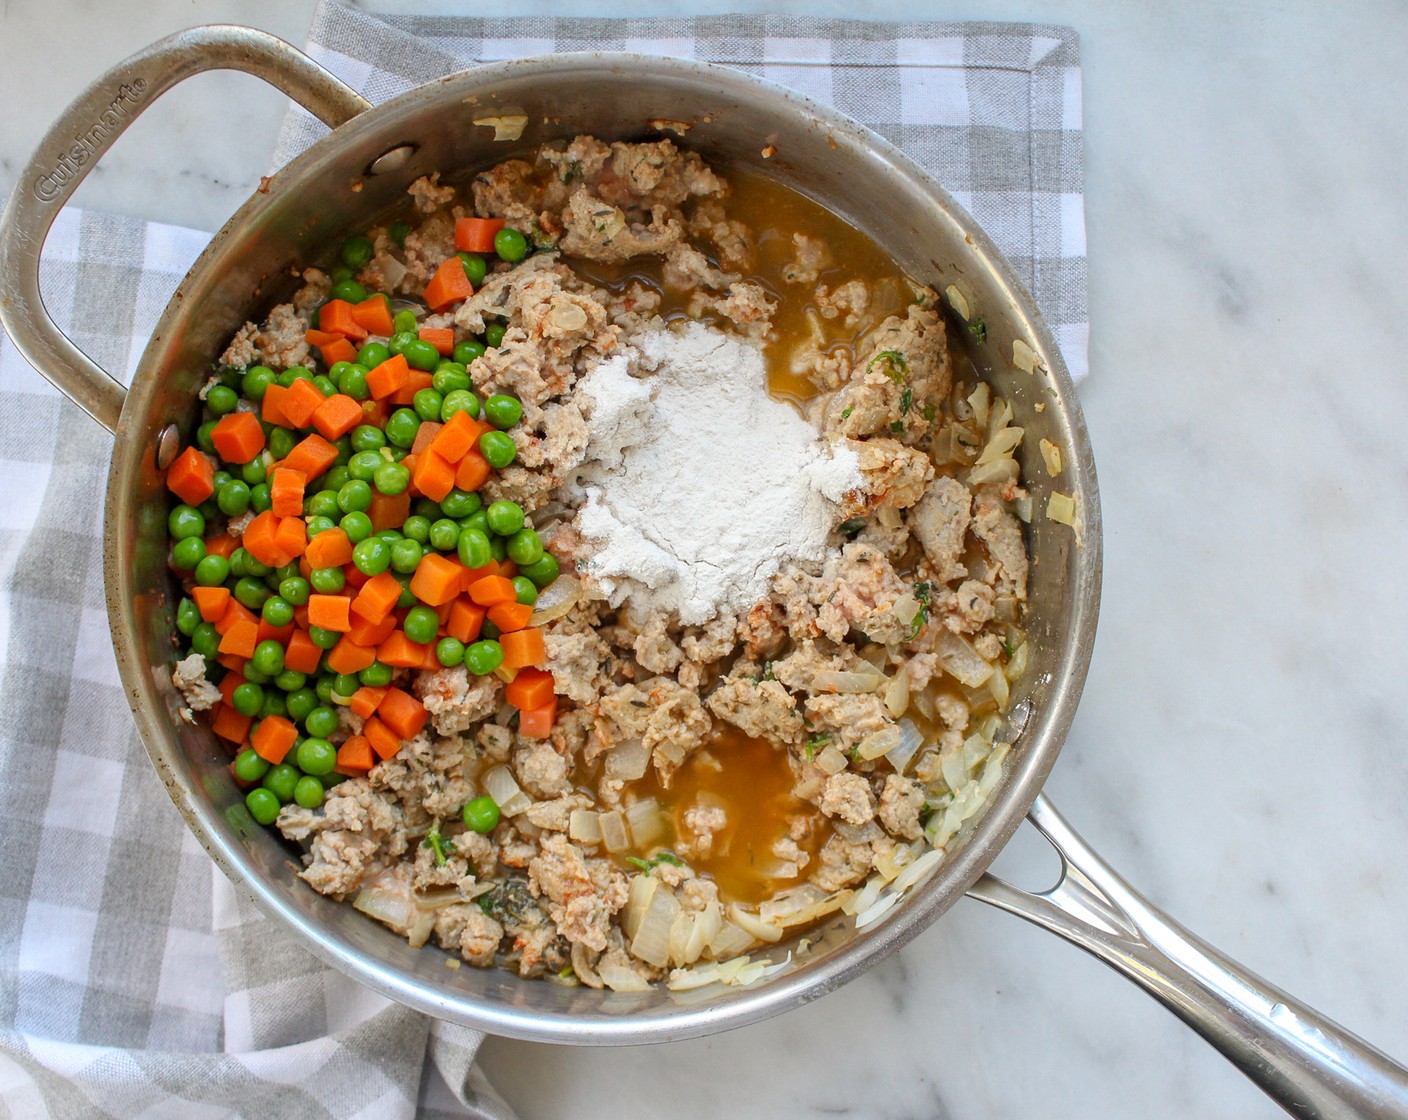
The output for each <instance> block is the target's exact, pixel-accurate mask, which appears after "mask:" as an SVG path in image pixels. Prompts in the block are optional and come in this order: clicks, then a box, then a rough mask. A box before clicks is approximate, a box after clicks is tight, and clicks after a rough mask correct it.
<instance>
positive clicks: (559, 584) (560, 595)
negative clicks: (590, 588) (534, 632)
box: [528, 573, 582, 626]
mask: <svg viewBox="0 0 1408 1120" xmlns="http://www.w3.org/2000/svg"><path fill="white" fill-rule="evenodd" d="M581 597H582V583H581V581H580V580H579V579H577V577H576V576H572V575H568V574H566V573H564V574H562V575H560V576H558V577H557V578H556V579H555V580H553V581H552V582H551V583H550V584H548V585H547V587H545V588H543V593H542V594H541V595H539V596H538V600H537V602H536V603H534V604H533V614H532V616H531V617H530V618H529V619H528V625H529V626H542V625H543V624H544V623H548V622H552V621H553V620H554V619H559V618H561V617H562V616H563V615H565V614H566V613H567V612H568V611H570V610H571V609H572V608H573V607H575V606H576V605H577V602H578V600H579V599H581Z"/></svg>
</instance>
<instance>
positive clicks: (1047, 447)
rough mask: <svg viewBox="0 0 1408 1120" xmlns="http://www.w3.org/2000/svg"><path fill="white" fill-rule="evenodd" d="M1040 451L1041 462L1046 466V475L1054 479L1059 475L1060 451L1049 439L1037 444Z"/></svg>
mask: <svg viewBox="0 0 1408 1120" xmlns="http://www.w3.org/2000/svg"><path fill="white" fill-rule="evenodd" d="M1037 447H1038V448H1040V449H1041V461H1042V462H1043V463H1045V464H1046V473H1047V474H1049V475H1050V476H1051V477H1052V478H1055V477H1056V476H1057V475H1058V474H1060V473H1061V449H1060V448H1059V447H1057V446H1056V444H1054V443H1052V442H1051V441H1050V440H1049V439H1044V440H1042V441H1041V442H1040V443H1038V444H1037Z"/></svg>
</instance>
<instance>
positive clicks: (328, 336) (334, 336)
mask: <svg viewBox="0 0 1408 1120" xmlns="http://www.w3.org/2000/svg"><path fill="white" fill-rule="evenodd" d="M341 337H342V336H341V335H340V334H338V333H337V332H336V331H320V330H310V331H304V332H303V341H304V342H306V343H307V344H308V345H309V346H329V345H331V344H332V343H334V342H336V341H337V340H338V339H339V338H341Z"/></svg>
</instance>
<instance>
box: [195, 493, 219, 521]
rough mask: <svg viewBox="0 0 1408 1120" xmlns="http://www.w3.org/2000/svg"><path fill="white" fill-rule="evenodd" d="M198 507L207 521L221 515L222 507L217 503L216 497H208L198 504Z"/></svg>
mask: <svg viewBox="0 0 1408 1120" xmlns="http://www.w3.org/2000/svg"><path fill="white" fill-rule="evenodd" d="M196 509H198V510H199V511H200V515H201V516H202V517H204V518H205V519H206V521H209V520H210V519H211V518H213V517H218V516H219V515H220V507H219V506H218V505H216V504H215V499H214V497H210V498H206V499H205V501H203V502H201V504H200V505H198V506H196Z"/></svg>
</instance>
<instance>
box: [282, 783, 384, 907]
mask: <svg viewBox="0 0 1408 1120" xmlns="http://www.w3.org/2000/svg"><path fill="white" fill-rule="evenodd" d="M295 808H296V807H295V806H285V807H284V809H283V811H282V812H281V813H280V818H279V827H280V828H281V829H282V828H283V827H284V823H285V817H284V814H288V824H289V827H290V832H291V833H293V836H297V837H298V838H306V837H308V836H310V835H311V836H312V844H311V846H310V848H309V851H308V853H307V855H305V856H304V862H305V863H306V865H307V866H306V867H305V868H304V870H303V871H302V872H300V874H299V877H300V878H301V879H303V880H304V881H305V882H307V883H308V884H309V885H310V886H312V887H313V889H314V890H316V891H318V892H320V893H322V894H330V895H333V896H334V897H337V898H341V897H343V896H344V895H346V894H348V893H349V892H350V891H353V890H355V889H356V888H357V887H359V886H360V885H361V883H362V878H363V876H365V875H366V874H367V872H368V870H369V869H370V868H371V867H372V866H373V865H374V864H375V863H376V862H378V861H384V860H391V859H395V858H396V857H397V856H399V855H401V854H402V853H403V852H404V851H405V850H406V847H407V841H406V834H405V827H404V825H403V823H402V822H403V819H404V811H403V809H402V807H401V805H400V803H399V802H398V801H397V800H396V799H394V798H393V797H390V796H388V795H387V794H384V793H380V792H377V791H374V790H373V789H372V788H371V786H370V785H368V784H367V782H366V780H365V779H362V778H352V779H349V780H348V781H345V782H342V783H340V784H338V785H335V786H333V787H332V789H330V790H328V793H327V800H326V801H325V802H323V809H322V816H321V818H320V819H315V820H309V819H308V818H306V817H304V816H303V815H302V814H301V813H297V812H293V811H292V810H294V809H295ZM293 836H290V838H291V839H292V838H293Z"/></svg>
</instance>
